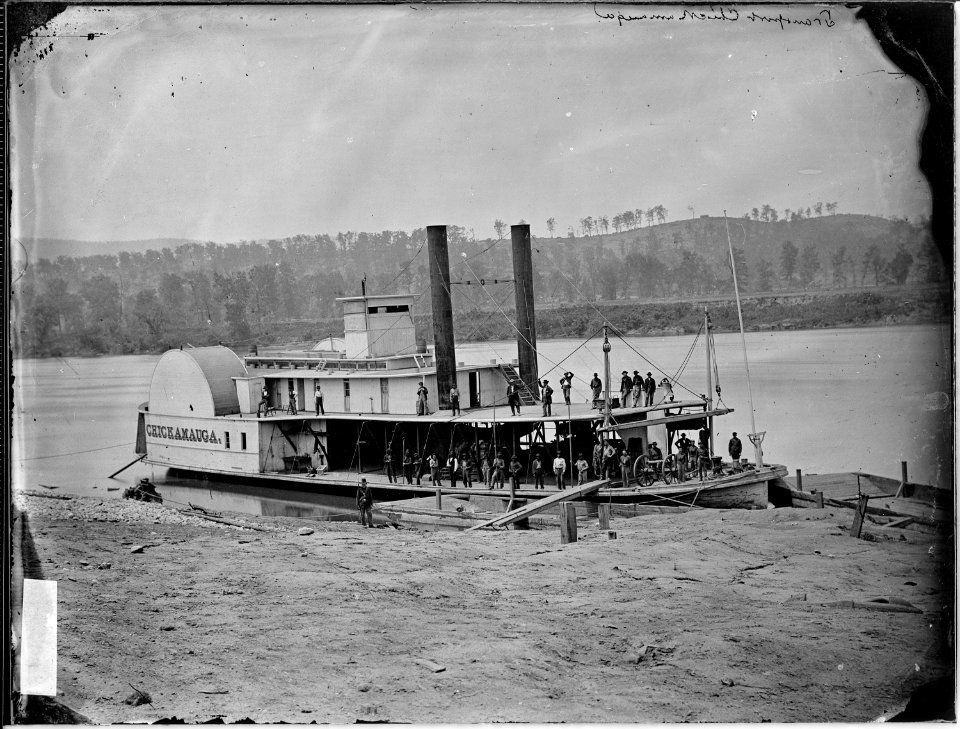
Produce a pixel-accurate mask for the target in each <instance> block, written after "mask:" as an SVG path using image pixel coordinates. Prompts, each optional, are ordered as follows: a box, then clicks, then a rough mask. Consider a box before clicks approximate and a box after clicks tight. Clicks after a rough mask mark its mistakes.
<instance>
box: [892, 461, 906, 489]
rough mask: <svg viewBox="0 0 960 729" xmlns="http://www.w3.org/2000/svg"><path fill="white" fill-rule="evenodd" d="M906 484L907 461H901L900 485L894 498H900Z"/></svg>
mask: <svg viewBox="0 0 960 729" xmlns="http://www.w3.org/2000/svg"><path fill="white" fill-rule="evenodd" d="M906 486H907V462H906V461H900V486H898V487H897V493H896V495H895V496H894V498H900V496H901V494H903V490H904V489H905V488H906Z"/></svg>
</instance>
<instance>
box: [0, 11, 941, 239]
mask: <svg viewBox="0 0 960 729" xmlns="http://www.w3.org/2000/svg"><path fill="white" fill-rule="evenodd" d="M716 7H717V8H718V9H719V8H720V7H721V6H716ZM723 7H726V8H736V7H737V6H723ZM698 9H699V10H702V9H703V8H702V7H700V8H698ZM750 10H753V11H754V12H755V13H756V14H758V15H759V14H764V13H766V14H768V15H773V16H778V15H779V14H781V13H782V14H783V15H784V16H785V17H786V18H787V19H788V20H805V19H812V18H815V17H819V18H821V20H825V19H826V18H825V16H824V15H823V14H822V12H821V11H822V10H823V6H813V5H806V6H794V7H787V8H786V9H784V7H783V6H779V7H778V8H777V9H776V10H774V9H772V8H768V9H766V11H765V10H764V9H763V8H756V7H751V8H750ZM618 11H620V12H622V13H623V14H637V13H638V12H640V11H643V12H646V13H653V12H657V11H656V10H655V9H651V8H650V7H649V6H646V7H643V8H638V7H637V6H632V7H631V6H598V9H597V11H596V12H595V10H594V6H592V5H572V6H571V5H564V6H558V5H520V6H518V5H479V6H470V5H466V6H441V7H435V6H417V5H413V6H408V5H403V6H354V7H331V6H318V7H310V6H306V7H304V6H299V7H298V6H277V7H243V6H232V7H231V6H219V7H207V8H196V7H188V8H181V7H171V6H162V7H149V6H148V7H137V6H134V7H113V8H108V9H105V10H97V9H94V8H71V9H69V10H68V11H67V12H65V13H64V14H63V15H61V16H59V17H58V18H57V19H55V20H54V21H53V22H52V23H51V24H50V25H49V26H48V27H47V28H45V29H43V30H41V31H40V33H41V34H43V35H56V37H53V38H40V39H38V40H37V41H36V42H35V45H34V48H32V49H30V48H26V47H25V48H24V50H23V51H21V52H20V53H19V55H18V57H17V61H16V62H15V64H14V65H13V66H12V67H11V69H10V74H11V88H12V90H13V92H14V94H13V97H12V99H11V113H12V116H11V148H12V163H13V164H12V172H13V184H14V194H13V203H14V208H13V232H14V235H15V236H16V237H18V238H21V239H22V238H31V237H49V238H72V239H80V240H129V239H144V238H158V237H177V238H191V239H199V240H215V241H219V242H231V241H237V240H241V239H248V240H250V239H257V238H275V237H284V236H289V235H295V234H298V233H308V234H314V233H330V234H335V233H336V232H337V231H346V230H355V231H359V230H367V231H379V230H384V229H404V230H412V229H413V228H416V227H423V226H426V225H431V224H440V223H446V224H456V225H462V226H464V227H466V228H468V229H469V228H472V229H474V230H475V232H476V235H477V236H478V237H488V236H492V235H493V221H494V219H496V218H500V219H502V220H504V221H505V222H507V223H515V222H518V221H519V220H520V219H525V220H526V221H528V222H530V223H532V224H533V232H534V235H546V229H545V221H546V219H547V218H549V217H551V216H552V217H555V218H556V220H557V230H558V233H560V234H565V233H566V230H567V227H568V226H570V225H577V222H578V220H579V219H580V218H582V217H586V216H588V215H591V216H593V217H595V218H596V217H598V216H600V215H608V216H610V217H612V216H613V215H615V214H617V213H619V212H621V211H623V210H626V209H635V208H641V209H646V208H649V207H652V206H654V205H658V204H660V205H663V206H665V207H666V208H667V210H668V219H670V220H675V219H679V218H688V217H690V216H691V212H690V210H689V208H690V207H693V208H695V210H696V214H697V215H700V214H710V215H720V214H722V211H723V210H724V208H726V209H727V211H728V212H729V213H730V214H731V215H741V214H743V213H744V212H746V211H748V210H749V209H750V208H752V207H760V206H761V205H763V204H764V203H769V204H771V205H773V206H774V207H776V208H778V209H779V210H781V211H782V210H783V208H792V209H796V208H798V207H800V206H804V207H806V206H812V205H813V204H814V203H815V202H817V201H824V202H832V201H836V202H838V203H839V211H840V212H856V213H869V214H877V215H907V216H909V217H910V218H911V219H914V218H915V217H916V216H918V215H923V214H929V209H930V194H929V189H928V186H927V183H926V181H925V180H924V178H923V177H922V175H920V173H919V170H918V168H917V160H918V156H919V146H918V145H919V137H920V134H921V132H922V127H923V119H924V114H925V111H926V108H927V104H926V96H925V95H924V93H923V90H922V88H921V87H920V86H919V85H918V84H917V83H916V82H915V81H914V80H913V79H911V78H909V77H906V76H903V75H902V74H899V73H898V69H896V68H895V67H893V66H892V65H891V64H890V62H889V61H888V60H887V59H886V57H885V56H884V55H883V53H882V52H881V51H880V48H879V46H878V45H877V44H876V43H875V41H874V40H873V39H872V36H871V35H870V33H869V30H868V29H867V27H866V26H865V25H864V24H862V23H858V22H856V21H855V20H854V19H853V14H852V13H851V12H849V11H846V10H844V9H843V8H840V7H838V6H830V12H831V13H832V16H831V18H830V19H831V21H832V22H833V23H834V25H833V27H826V26H825V25H820V26H816V25H814V26H812V27H808V26H805V25H796V24H789V23H788V24H786V25H785V26H784V28H782V29H781V26H780V23H779V22H776V23H771V22H766V21H763V20H760V19H754V20H750V19H749V17H748V14H749V11H748V10H746V9H745V8H743V7H742V6H741V7H740V8H739V19H738V20H735V21H733V20H707V19H691V18H686V19H684V20H677V19H674V20H669V19H667V20H652V19H647V20H633V21H623V22H620V21H618V20H617V19H615V18H614V19H609V18H602V17H598V15H597V12H600V13H602V14H606V13H608V12H613V13H616V12H618ZM682 11H683V6H663V7H662V8H661V9H660V10H659V12H660V13H662V14H665V15H667V14H673V15H677V14H679V13H682ZM731 12H732V11H731ZM89 33H96V34H98V35H96V36H94V37H93V38H92V39H88V36H87V34H89ZM100 34H102V35H100ZM47 43H52V45H53V47H52V50H50V52H49V53H47V54H46V55H43V57H40V54H38V53H37V52H36V51H37V47H38V46H39V45H40V44H47ZM40 255H42V253H40Z"/></svg>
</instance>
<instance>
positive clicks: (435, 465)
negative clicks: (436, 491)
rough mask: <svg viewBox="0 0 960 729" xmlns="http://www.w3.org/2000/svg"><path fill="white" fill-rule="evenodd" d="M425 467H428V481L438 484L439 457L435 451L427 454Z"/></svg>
mask: <svg viewBox="0 0 960 729" xmlns="http://www.w3.org/2000/svg"><path fill="white" fill-rule="evenodd" d="M427 467H428V468H429V469H430V483H432V484H433V485H434V486H437V485H439V484H440V459H439V458H437V454H436V453H431V454H430V455H429V456H427Z"/></svg>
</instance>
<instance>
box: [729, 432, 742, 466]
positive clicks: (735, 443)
mask: <svg viewBox="0 0 960 729" xmlns="http://www.w3.org/2000/svg"><path fill="white" fill-rule="evenodd" d="M727 450H728V451H729V452H730V460H731V461H733V462H734V463H736V464H739V463H740V454H741V453H743V443H741V442H740V439H739V438H738V437H737V434H736V433H734V434H733V437H732V438H731V439H730V443H729V445H727Z"/></svg>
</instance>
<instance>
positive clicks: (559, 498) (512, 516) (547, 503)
mask: <svg viewBox="0 0 960 729" xmlns="http://www.w3.org/2000/svg"><path fill="white" fill-rule="evenodd" d="M609 483H610V481H609V479H601V480H599V481H590V482H588V483H585V484H583V486H574V487H572V488H569V489H566V490H565V491H558V492H557V493H555V494H551V495H550V496H545V497H544V498H542V499H537V500H536V501H531V502H530V503H528V504H527V505H526V506H521V507H520V508H519V509H514V510H513V511H510V512H507V513H506V514H501V515H500V516H498V517H496V518H495V519H490V520H489V521H485V522H483V523H482V524H477V525H476V526H473V527H470V528H469V529H468V530H467V531H468V532H472V531H474V530H475V529H483V528H484V527H504V526H507V525H508V524H513V522H515V521H519V520H520V519H523V518H525V517H528V516H531V515H533V514H536V513H537V512H540V511H544V510H545V509H549V508H550V507H551V506H554V505H556V504H560V503H563V502H564V501H573V500H574V499H578V498H580V497H581V496H586V495H587V494H589V493H591V492H593V491H596V490H597V489H600V488H603V487H604V486H606V485H608V484H609Z"/></svg>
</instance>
